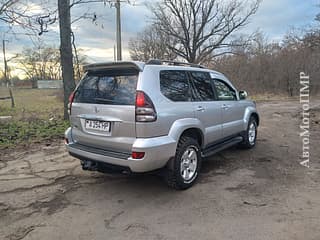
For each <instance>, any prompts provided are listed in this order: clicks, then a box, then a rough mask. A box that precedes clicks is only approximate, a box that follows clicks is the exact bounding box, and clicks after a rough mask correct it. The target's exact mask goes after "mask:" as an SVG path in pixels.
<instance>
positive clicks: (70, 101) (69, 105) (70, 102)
mask: <svg viewBox="0 0 320 240" xmlns="http://www.w3.org/2000/svg"><path fill="white" fill-rule="evenodd" d="M74 95H75V94H74V92H72V93H71V94H70V96H69V104H68V113H69V115H71V105H72V103H73V99H74Z"/></svg>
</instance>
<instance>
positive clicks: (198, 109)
mask: <svg viewBox="0 0 320 240" xmlns="http://www.w3.org/2000/svg"><path fill="white" fill-rule="evenodd" d="M204 110H205V109H204V108H203V107H202V106H198V107H197V111H198V112H204Z"/></svg>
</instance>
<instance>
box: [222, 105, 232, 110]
mask: <svg viewBox="0 0 320 240" xmlns="http://www.w3.org/2000/svg"><path fill="white" fill-rule="evenodd" d="M221 108H222V109H224V110H228V109H229V108H230V105H228V104H222V106H221Z"/></svg>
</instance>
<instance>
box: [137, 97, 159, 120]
mask: <svg viewBox="0 0 320 240" xmlns="http://www.w3.org/2000/svg"><path fill="white" fill-rule="evenodd" d="M156 120H157V112H156V109H155V108H154V105H153V103H152V101H151V99H150V98H149V97H148V95H147V94H145V93H144V92H142V91H137V92H136V122H154V121H156Z"/></svg>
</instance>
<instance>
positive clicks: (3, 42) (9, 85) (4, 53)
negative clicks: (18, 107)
mask: <svg viewBox="0 0 320 240" xmlns="http://www.w3.org/2000/svg"><path fill="white" fill-rule="evenodd" d="M6 42H8V40H5V39H3V40H2V52H3V63H4V79H5V81H6V85H7V88H8V89H9V94H10V98H11V107H12V108H14V98H13V94H12V89H11V84H10V81H9V78H8V62H7V58H6Z"/></svg>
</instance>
